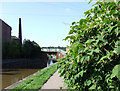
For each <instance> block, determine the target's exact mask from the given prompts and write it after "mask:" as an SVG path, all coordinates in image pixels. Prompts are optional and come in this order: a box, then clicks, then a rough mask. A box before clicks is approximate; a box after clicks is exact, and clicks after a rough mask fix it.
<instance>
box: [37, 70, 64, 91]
mask: <svg viewBox="0 0 120 91" xmlns="http://www.w3.org/2000/svg"><path fill="white" fill-rule="evenodd" d="M59 75H60V74H59V73H58V70H57V71H56V72H55V73H54V74H53V75H52V76H51V77H50V78H49V80H48V81H47V82H46V83H45V84H44V85H43V86H42V88H41V89H60V87H63V88H62V89H65V88H66V86H65V84H64V82H63V77H59ZM38 91H40V90H38Z"/></svg>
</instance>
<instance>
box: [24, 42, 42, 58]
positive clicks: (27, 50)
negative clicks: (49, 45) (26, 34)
mask: <svg viewBox="0 0 120 91" xmlns="http://www.w3.org/2000/svg"><path fill="white" fill-rule="evenodd" d="M22 51H23V57H24V58H40V57H41V48H40V46H39V45H38V44H37V43H36V42H34V41H30V40H24V42H23V45H22Z"/></svg>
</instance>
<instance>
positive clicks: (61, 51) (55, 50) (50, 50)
mask: <svg viewBox="0 0 120 91" xmlns="http://www.w3.org/2000/svg"><path fill="white" fill-rule="evenodd" d="M41 51H46V52H60V53H61V54H63V55H66V51H64V50H61V49H51V48H50V49H48V48H42V49H41Z"/></svg>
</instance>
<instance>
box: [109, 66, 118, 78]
mask: <svg viewBox="0 0 120 91" xmlns="http://www.w3.org/2000/svg"><path fill="white" fill-rule="evenodd" d="M115 76H116V77H117V78H118V79H119V80H120V64H119V65H116V66H115V67H114V68H113V70H112V74H111V78H113V77H115Z"/></svg>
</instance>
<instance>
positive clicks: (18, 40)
mask: <svg viewBox="0 0 120 91" xmlns="http://www.w3.org/2000/svg"><path fill="white" fill-rule="evenodd" d="M11 40H12V41H13V40H14V41H16V42H17V43H19V42H20V39H19V38H17V37H16V36H11Z"/></svg>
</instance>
